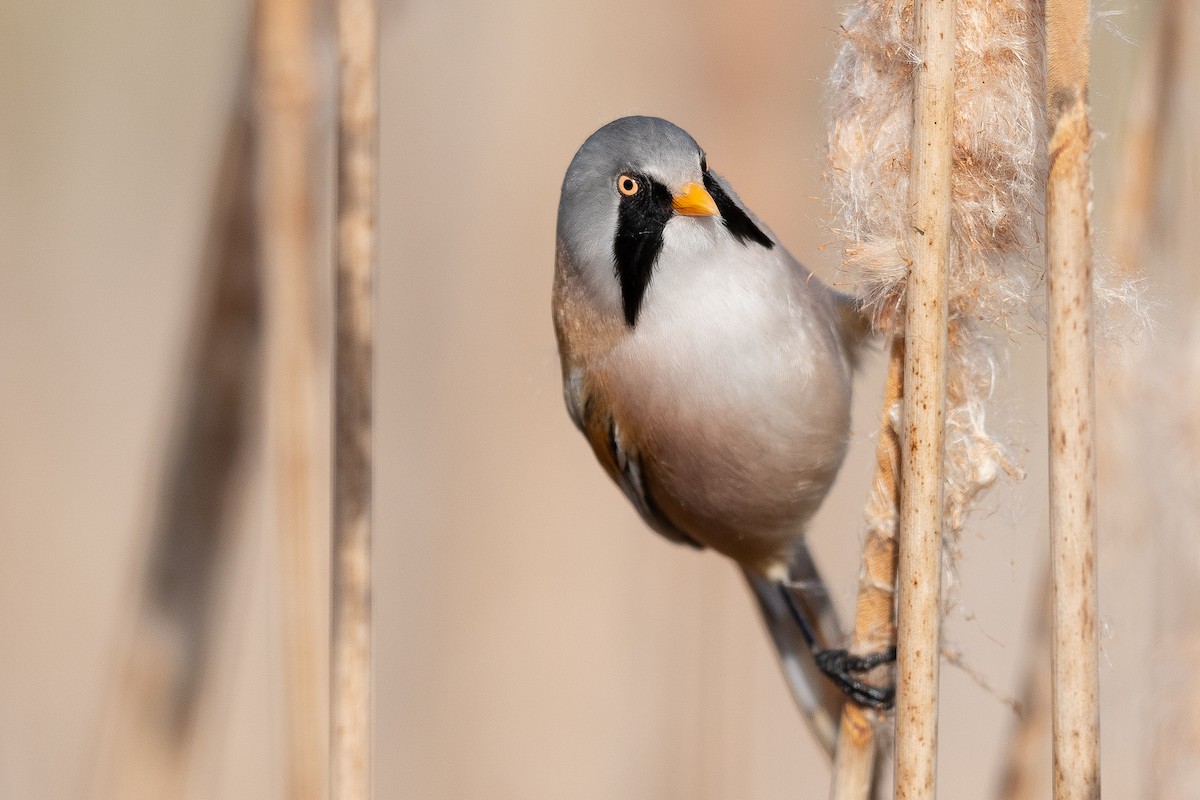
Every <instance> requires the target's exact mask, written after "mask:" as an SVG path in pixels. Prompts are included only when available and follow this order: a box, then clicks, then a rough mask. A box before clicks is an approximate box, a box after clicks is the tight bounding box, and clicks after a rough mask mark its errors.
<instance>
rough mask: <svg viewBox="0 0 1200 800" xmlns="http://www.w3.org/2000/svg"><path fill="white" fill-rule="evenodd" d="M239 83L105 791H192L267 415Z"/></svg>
mask: <svg viewBox="0 0 1200 800" xmlns="http://www.w3.org/2000/svg"><path fill="white" fill-rule="evenodd" d="M248 95H249V93H248V92H247V91H245V89H242V90H239V93H238V99H237V101H236V105H235V107H234V111H233V120H232V124H231V125H230V128H229V132H228V133H227V134H226V140H225V152H224V155H223V157H222V162H221V165H220V168H219V175H218V178H217V183H216V189H215V193H214V197H213V202H212V211H211V219H210V230H209V233H208V241H207V243H206V245H205V252H204V255H203V260H202V264H201V267H200V268H201V272H202V275H201V281H200V283H201V298H200V302H199V303H198V304H197V315H196V320H195V322H194V323H193V330H192V333H191V337H190V344H189V353H188V357H187V362H186V364H185V367H184V373H183V376H182V377H183V380H182V387H181V390H180V392H179V396H178V399H177V400H176V404H175V410H174V415H175V418H174V420H173V422H172V435H171V438H170V445H169V452H168V455H167V463H166V465H165V466H166V468H165V473H166V475H165V478H164V480H163V485H162V487H161V488H160V489H159V492H158V497H157V500H156V506H155V509H154V512H153V513H154V521H153V528H152V530H151V533H150V540H149V542H148V543H147V545H148V549H149V559H148V563H147V564H146V566H145V569H144V572H143V574H142V576H141V581H140V585H139V586H138V589H137V591H138V600H137V603H138V607H137V610H136V612H135V615H134V619H133V630H132V634H131V639H130V640H129V642H128V645H127V646H126V647H125V649H124V651H123V652H122V653H121V654H120V656H119V658H120V667H119V669H120V671H119V673H118V675H117V679H116V684H115V686H114V687H113V690H112V696H111V698H110V700H109V702H108V707H107V708H106V711H105V728H104V731H103V734H102V740H101V759H102V762H101V763H100V764H99V765H98V766H99V772H98V778H97V783H96V785H95V787H94V789H95V791H94V795H93V796H95V797H96V798H104V800H174V798H182V797H185V796H186V794H187V791H188V784H189V778H190V776H191V774H192V773H193V771H194V768H195V764H194V763H193V761H194V751H195V744H196V740H197V733H198V731H199V729H200V728H201V727H202V724H201V718H202V717H203V716H205V714H204V707H205V705H206V703H205V701H206V700H208V699H211V695H210V694H209V693H208V691H207V690H208V686H209V683H210V681H211V678H212V675H211V670H212V668H213V666H214V661H215V660H216V659H215V656H216V652H215V651H216V650H218V649H219V648H218V647H216V643H217V642H218V641H219V636H218V634H219V632H220V623H221V620H222V617H223V616H224V612H225V611H226V609H224V608H223V606H224V604H225V597H226V596H227V595H228V589H229V573H230V565H231V562H232V560H233V555H234V552H235V550H236V546H235V545H236V537H237V535H238V534H239V531H238V530H237V528H236V525H235V524H234V518H235V516H236V512H237V507H238V505H240V503H241V502H242V498H243V494H244V492H243V486H244V483H245V481H244V478H245V472H246V470H245V465H246V461H247V460H248V456H249V454H250V452H249V451H250V450H251V447H250V443H251V441H252V439H253V433H252V431H253V421H254V420H255V416H256V413H257V411H258V403H257V402H256V401H257V400H258V399H259V398H258V380H257V378H258V376H257V373H256V367H257V365H258V358H257V356H258V349H259V339H260V334H261V322H262V307H261V298H260V287H259V274H258V273H259V270H258V266H257V264H256V263H255V257H256V253H255V230H254V203H253V191H252V184H251V181H250V180H249V178H248V177H247V174H248V173H249V172H250V170H251V167H252V154H253V141H254V139H253V131H252V129H251V125H250V110H249V105H250V104H249V100H248Z"/></svg>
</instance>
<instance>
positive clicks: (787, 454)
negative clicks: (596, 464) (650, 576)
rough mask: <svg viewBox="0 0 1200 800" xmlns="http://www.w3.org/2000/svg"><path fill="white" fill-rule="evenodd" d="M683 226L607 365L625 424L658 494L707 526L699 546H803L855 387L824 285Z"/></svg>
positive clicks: (837, 455) (679, 223)
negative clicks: (750, 541) (737, 542)
mask: <svg viewBox="0 0 1200 800" xmlns="http://www.w3.org/2000/svg"><path fill="white" fill-rule="evenodd" d="M721 224H722V223H721V222H720V221H719V220H716V219H694V218H686V219H685V218H676V219H674V220H672V221H671V223H669V224H668V226H667V229H666V231H665V235H664V246H663V250H662V253H661V255H660V257H659V259H658V261H657V262H656V264H655V271H654V274H653V277H652V278H651V281H650V285H649V287H648V289H647V292H646V296H645V299H644V301H643V304H642V308H641V313H640V314H639V317H638V321H637V325H636V326H635V328H634V330H633V331H632V332H631V334H630V335H629V336H628V337H626V338H625V339H624V340H623V341H622V343H621V344H619V345H618V346H617V347H616V348H615V349H614V351H613V352H612V354H611V356H610V358H609V359H607V363H606V369H605V372H606V373H607V376H608V380H609V381H611V383H612V385H613V388H614V389H616V391H615V393H614V394H615V396H616V397H619V398H620V404H621V406H622V413H623V414H624V415H627V416H628V418H629V421H630V423H631V424H633V425H635V426H636V427H637V428H638V429H639V430H641V431H642V432H643V435H644V437H645V438H646V439H647V447H649V448H651V449H652V450H653V451H654V457H655V459H656V461H657V462H658V463H660V464H661V465H662V471H663V475H662V476H661V479H660V482H661V483H662V484H663V485H664V487H665V490H666V491H668V492H671V493H673V494H674V495H675V496H674V497H673V498H671V499H672V500H673V501H674V502H673V503H672V504H673V505H677V504H682V505H683V506H686V507H687V508H688V509H690V510H691V511H694V512H696V514H697V517H698V518H699V519H701V520H709V521H710V522H711V525H710V526H709V527H710V528H711V529H712V531H715V533H712V534H711V535H708V536H706V534H705V532H704V531H692V533H693V534H694V535H696V537H697V538H699V539H700V540H701V541H703V542H705V543H706V544H709V545H710V546H713V547H715V548H717V549H718V550H725V551H727V552H728V551H729V549H730V548H729V547H727V546H725V545H728V544H729V543H728V542H724V541H713V540H712V539H714V538H716V539H718V540H719V539H722V538H723V537H724V538H727V537H728V536H730V535H735V536H737V537H741V538H745V537H751V538H754V537H758V538H759V539H764V540H766V541H764V542H763V544H764V546H769V547H774V546H775V545H776V543H777V542H778V541H779V540H781V539H785V538H788V537H792V536H797V535H799V532H800V531H799V530H798V529H799V528H801V527H802V526H803V524H804V523H805V522H806V521H807V519H808V517H809V516H810V515H811V514H812V512H813V511H815V510H816V507H817V505H819V503H820V501H821V499H823V497H824V495H825V492H826V491H827V490H828V487H829V484H830V483H831V482H832V479H833V476H834V474H835V473H836V470H837V468H838V466H839V465H840V463H841V459H842V456H843V455H844V452H845V442H846V436H847V428H848V424H849V400H850V388H849V387H850V383H849V367H848V363H847V359H846V357H845V355H844V354H843V352H842V349H841V346H840V343H839V340H838V338H837V336H836V334H835V333H834V330H833V328H832V327H831V325H832V314H833V311H832V305H831V300H830V297H829V296H828V293H827V290H826V289H825V287H824V286H823V285H822V284H820V283H819V282H815V280H814V283H813V284H812V285H811V286H810V285H807V284H806V278H807V274H806V273H805V272H804V271H803V269H802V268H801V267H799V265H797V264H796V263H795V262H794V261H792V259H791V257H790V256H789V255H788V254H787V252H786V251H785V250H784V249H783V248H782V247H780V246H776V247H775V248H773V249H770V250H768V249H766V248H763V247H761V246H758V245H755V244H749V245H745V244H742V243H740V242H737V241H736V240H735V239H733V237H732V236H730V235H729V233H728V232H727V231H725V230H724V229H723V228H721V227H718V226H720V225H721Z"/></svg>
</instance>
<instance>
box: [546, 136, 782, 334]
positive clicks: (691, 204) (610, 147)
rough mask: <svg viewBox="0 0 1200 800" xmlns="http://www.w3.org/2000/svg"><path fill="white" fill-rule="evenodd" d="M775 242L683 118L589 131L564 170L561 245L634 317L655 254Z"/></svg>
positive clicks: (575, 265) (632, 320)
mask: <svg viewBox="0 0 1200 800" xmlns="http://www.w3.org/2000/svg"><path fill="white" fill-rule="evenodd" d="M727 240H729V241H733V242H736V243H737V244H738V245H740V246H751V247H754V246H757V247H765V248H768V249H769V248H772V247H774V242H773V241H772V240H771V238H770V237H769V236H768V235H767V234H766V233H764V232H763V230H762V229H761V228H760V227H759V226H758V225H757V224H756V223H755V222H754V220H753V219H751V217H750V216H749V214H747V212H746V210H745V209H744V208H743V207H742V206H741V205H740V203H739V202H738V201H737V198H736V196H735V195H734V194H733V193H732V191H731V190H729V188H728V186H726V185H725V184H724V182H723V181H721V180H720V179H719V178H717V177H716V176H715V175H714V174H713V173H711V172H710V171H709V169H708V163H707V159H706V157H705V154H704V151H703V150H702V149H701V148H700V146H699V145H698V144H697V143H696V140H695V139H693V138H692V137H691V136H690V135H688V133H687V132H686V131H684V130H683V129H682V128H680V127H678V126H676V125H673V124H672V123H670V122H667V121H666V120H664V119H658V118H657V117H623V118H621V119H618V120H615V121H613V122H610V123H609V124H607V125H605V126H604V127H603V128H601V129H600V130H598V131H596V132H595V133H593V134H592V135H591V136H589V137H588V139H587V141H585V142H584V143H583V146H582V147H580V148H579V151H578V152H577V153H576V154H575V158H574V159H572V161H571V166H570V167H569V168H568V169H567V175H566V177H565V178H564V179H563V186H562V197H561V199H560V200H559V206H558V246H559V250H560V252H561V253H562V254H563V256H564V257H565V258H566V259H567V261H568V263H569V264H570V265H571V268H572V269H575V270H577V271H578V272H579V273H580V277H582V278H583V280H584V281H585V283H586V284H587V285H588V286H589V287H590V289H591V291H592V292H593V293H595V294H596V295H597V297H596V298H595V299H596V300H597V301H599V302H602V303H605V304H606V305H611V306H612V307H613V308H619V309H620V312H621V314H622V315H623V316H624V319H625V322H626V324H628V325H629V326H631V327H632V326H633V325H635V324H636V323H637V319H638V313H639V311H640V309H641V305H642V300H643V297H644V296H645V293H646V289H647V287H648V286H649V284H650V280H651V278H652V277H653V273H654V268H655V264H656V263H657V262H658V260H659V259H660V258H662V257H664V256H669V255H670V254H671V250H672V248H675V249H677V250H682V249H683V248H684V247H693V248H696V247H698V248H704V247H718V246H722V245H723V244H725V243H727Z"/></svg>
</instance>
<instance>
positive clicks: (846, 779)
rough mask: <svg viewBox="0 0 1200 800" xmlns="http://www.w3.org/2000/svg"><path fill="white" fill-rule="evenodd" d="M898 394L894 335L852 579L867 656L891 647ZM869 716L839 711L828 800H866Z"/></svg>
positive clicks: (873, 752) (850, 708)
mask: <svg viewBox="0 0 1200 800" xmlns="http://www.w3.org/2000/svg"><path fill="white" fill-rule="evenodd" d="M903 396H904V340H903V339H901V338H899V337H895V338H893V339H892V345H891V349H890V353H889V356H888V376H887V388H886V389H885V391H884V396H883V412H882V414H881V415H880V421H879V443H878V444H877V445H876V448H875V475H874V477H873V478H872V481H871V494H870V496H869V497H868V499H867V509H866V517H867V535H866V537H865V539H864V541H863V552H862V568H861V571H860V573H859V576H858V601H857V604H856V607H855V614H854V638H853V640H852V642H851V645H850V649H851V651H852V652H855V653H870V652H878V651H880V650H884V649H886V648H888V647H892V646H893V645H895V643H896V619H895V597H896V520H897V517H898V515H899V503H900V439H899V436H898V435H897V432H896V425H895V422H894V421H893V417H892V415H893V412H894V410H895V407H896V405H897V404H898V403H900V401H901V398H902V397H903ZM875 724H876V721H875V720H874V719H873V718H872V712H870V711H868V710H867V709H864V708H863V707H861V706H859V705H857V704H855V703H851V702H847V703H846V704H845V705H844V706H843V707H842V722H841V725H840V726H839V728H838V741H837V751H836V756H835V759H834V765H833V784H832V791H831V792H830V797H831V798H832V800H868V798H870V797H871V791H872V788H873V787H874V785H875V768H876V762H877V761H878V758H879V747H878V744H877V741H876V737H875Z"/></svg>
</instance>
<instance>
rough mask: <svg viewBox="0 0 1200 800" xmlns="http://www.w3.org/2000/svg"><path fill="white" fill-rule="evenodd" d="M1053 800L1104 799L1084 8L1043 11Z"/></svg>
mask: <svg viewBox="0 0 1200 800" xmlns="http://www.w3.org/2000/svg"><path fill="white" fill-rule="evenodd" d="M1046 63H1047V65H1048V71H1047V79H1046V98H1047V112H1048V113H1047V120H1048V121H1049V123H1050V143H1049V146H1048V153H1049V178H1048V181H1047V186H1046V264H1047V298H1048V306H1047V310H1048V312H1049V320H1050V331H1049V342H1048V353H1049V356H1048V365H1047V366H1048V369H1049V372H1050V374H1049V387H1050V408H1049V416H1050V560H1051V574H1052V576H1053V577H1052V580H1053V585H1054V647H1053V657H1052V662H1053V668H1052V672H1053V698H1054V700H1053V705H1054V712H1053V719H1054V723H1053V731H1054V733H1053V738H1054V745H1053V750H1054V797H1055V798H1056V800H1092V799H1093V798H1098V797H1099V796H1100V715H1099V673H1098V671H1097V664H1098V649H1097V645H1098V639H1097V616H1096V516H1095V497H1096V461H1095V382H1094V375H1093V370H1094V367H1093V343H1092V333H1091V329H1092V242H1091V220H1090V206H1091V196H1092V178H1091V165H1090V160H1089V151H1090V144H1091V126H1090V124H1089V121H1088V107H1087V80H1088V63H1089V54H1088V3H1087V0H1049V2H1048V3H1047V4H1046Z"/></svg>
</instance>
